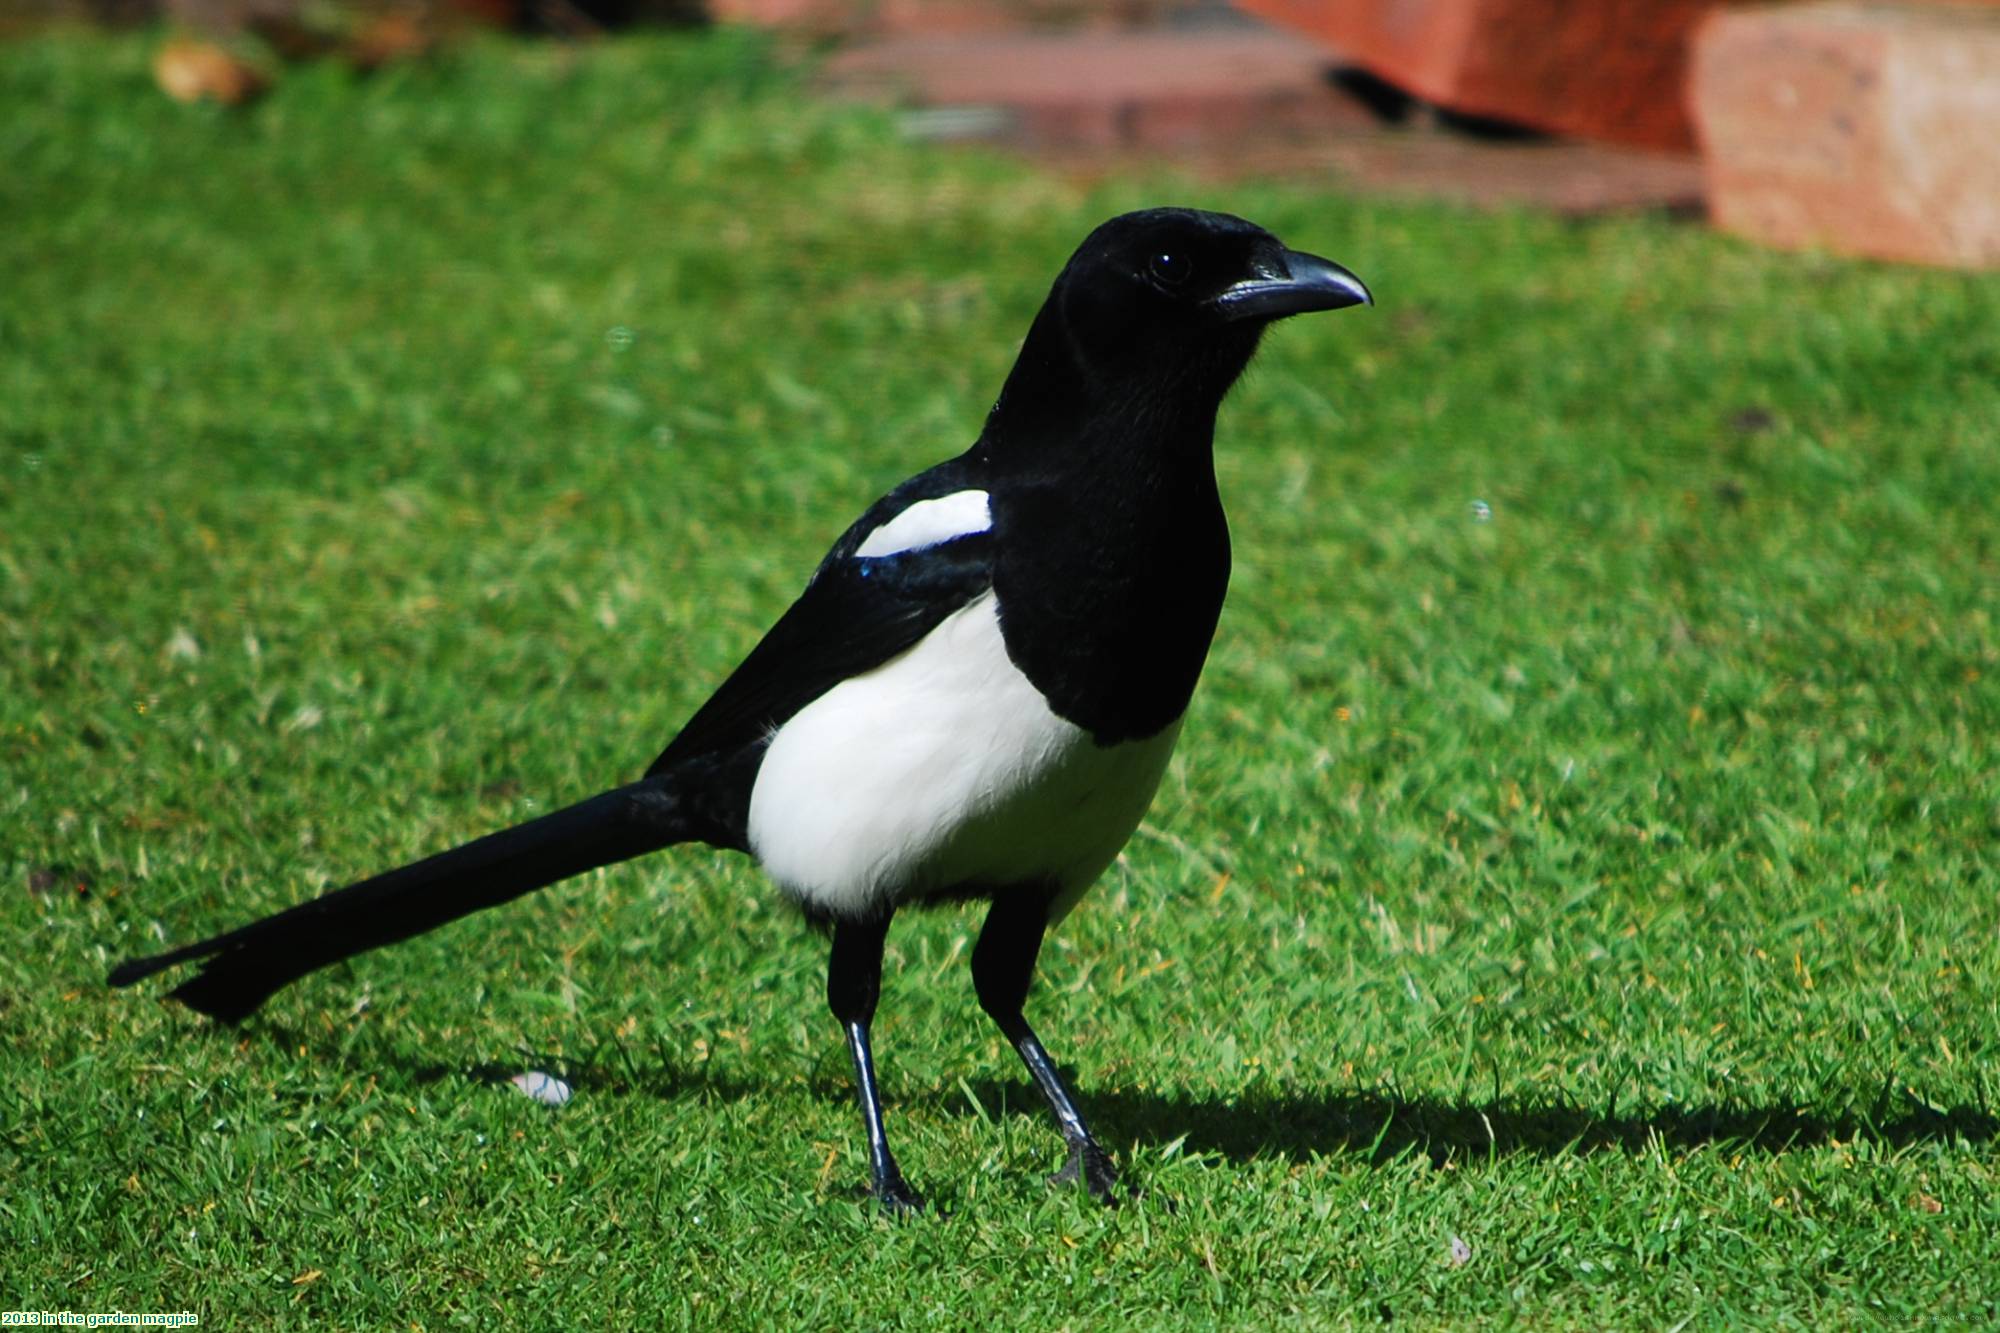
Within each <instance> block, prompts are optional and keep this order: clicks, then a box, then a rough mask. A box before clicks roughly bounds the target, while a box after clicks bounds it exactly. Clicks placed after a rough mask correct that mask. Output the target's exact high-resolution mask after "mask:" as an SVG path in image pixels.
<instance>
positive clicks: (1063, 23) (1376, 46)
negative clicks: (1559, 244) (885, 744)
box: [0, 0, 2000, 265]
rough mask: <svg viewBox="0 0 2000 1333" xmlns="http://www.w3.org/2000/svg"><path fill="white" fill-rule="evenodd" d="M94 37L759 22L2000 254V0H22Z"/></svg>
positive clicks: (7, 4)
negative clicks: (155, 29) (159, 31)
mask: <svg viewBox="0 0 2000 1333" xmlns="http://www.w3.org/2000/svg"><path fill="white" fill-rule="evenodd" d="M77 21H83V22H89V23H99V24H109V25H133V24H147V23H157V22H161V21H164V22H165V23H166V24H167V25H169V30H170V31H172V32H174V33H176V34H177V36H175V37H174V38H173V39H172V40H170V41H168V42H166V44H165V45H164V46H163V47H162V49H161V50H160V52H159V54H158V57H157V59H156V60H155V65H154V73H155V75H156V77H157V79H158V82H159V84H160V87H161V88H162V89H163V90H164V91H165V92H166V93H167V94H169V95H171V96H173V97H176V98H179V99H182V100H201V99H213V100H216V101H220V102H224V103H241V102H245V101H248V100H251V99H253V98H255V97H257V96H259V95H261V94H262V93H263V92H265V91H266V90H268V88H269V87H270V86H271V84H272V82H273V81H274V80H275V79H276V78H277V77H280V76H281V74H282V71H283V68H284V67H285V66H286V65H287V64H291V63H296V62H300V61H308V60H315V59H323V58H336V59H341V60H345V61H346V62H348V63H350V64H353V65H355V66H357V67H360V68H364V69H372V68H376V67H379V66H380V65H382V64H384V63H387V62H390V61H395V60H402V59H412V58H418V57H421V56H423V55H424V54H426V53H428V52H431V51H433V50H435V49H436V48H437V47H438V46H439V45H440V44H444V43H449V42H452V41H454V40H457V39H459V38H461V37H463V36H464V35H465V34H466V33H468V32H471V31H474V30H478V29H505V30H511V31H514V32H528V33H542V34H547V35H550V36H553V37H556V38H558V39H568V40H577V39H587V38H591V37H596V36H600V35H603V34H606V33H609V32H613V31H617V30H622V29H630V28H633V27H643V26H661V25H672V26H694V25H704V24H710V23H729V24H743V25H750V26H754V27H759V28H763V29H767V30H769V31H771V32H773V33H776V34H778V35H779V37H780V39H781V40H787V41H790V42H792V43H794V44H796V45H798V46H801V47H806V48H810V49H812V50H813V51H814V52H816V53H817V54H818V55H819V56H821V57H823V58H824V62H823V63H822V64H820V65H818V66H817V69H818V72H819V83H820V86H821V88H822V89H823V90H824V91H826V92H829V93H833V94H836V95H839V96H844V97H850V98H864V99H870V100H874V101H878V102H885V103H888V104H890V105H894V106H897V107H900V108H902V109H903V110H904V111H905V113H906V117H905V122H904V125H905V129H906V131H907V132H908V133H909V134H910V135H911V136H913V137H917V138H924V139H941V140H953V139H963V140H977V141H986V142H998V143H1001V144H1008V145H1014V146H1018V147H1021V148H1024V149H1028V150H1031V151H1033V152H1035V153H1037V154H1040V155H1043V156H1045V157H1051V158H1058V159H1065V160H1066V161H1067V163H1068V165H1070V166H1071V167H1073V168H1075V169H1077V170H1081V171H1084V172H1089V171H1092V170H1102V169H1105V168H1106V167H1107V165H1108V163H1109V162H1110V161H1111V160H1115V159H1124V158H1131V157H1134V156H1140V157H1143V156H1148V155H1150V156H1156V157H1166V158H1170V159H1172V160H1173V161H1175V162H1176V163H1178V164H1181V165H1183V166H1188V167H1191V168H1192V169H1194V170H1196V171H1199V172H1200V173H1202V174H1203V175H1206V176H1208V177H1211V178H1214V177H1218V176H1221V177H1228V176H1232V175H1244V174H1258V175H1266V174H1271V173H1281V174H1290V175H1305V176H1326V175H1329V174H1331V175H1333V176H1335V177H1337V178H1339V179H1341V180H1343V181H1345V182H1347V183H1349V184H1351V185H1354V186H1356V187H1359V188H1361V189H1365V190H1373V191H1379V192H1402V193H1415V194H1420V195H1435V196H1442V197H1447V198H1453V199H1460V200H1467V201H1471V202H1473V203H1496V202H1497V203H1516V202H1519V203H1527V204H1530V205H1538V206H1546V207H1549V208H1553V209H1556V210H1558V211H1561V212H1564V213H1572V214H1575V213H1590V212H1602V211H1612V210H1627V209H1635V208H1640V209H1666V210H1671V211H1673V212H1676V213H1680V214H1684V215H1687V216H1706V217H1709V218H1712V219H1713V220H1714V221H1715V222H1716V223H1717V224H1718V225H1720V226H1722V227H1724V228H1726V229H1728V230H1730V231H1732V232H1735V233H1738V234H1740V235H1743V236H1746V237H1750V238H1752V239H1755V240H1757V241H1760V242H1765V243H1769V244H1772V245H1778V246H1784V247H1793V248H1797V247H1824V248H1826V249H1829V250H1831V251H1835V252H1840V253H1848V254H1855V255H1863V256H1872V257H1878V258H1886V259H1894V260H1906V261H1915V262H1921V263H1930V264H1952V265H1991V264H1993V263H1996V262H2000V134H1995V133H1994V132H1993V126H1994V125H1996V124H2000V0H1920V2H1919V3H1898V4H1868V3H1851V2H1849V0H1818V2H1813V0H1805V2H1802V3H1783V4H1775V5H1774V4H1748V5H1746V4H1736V3H1717V2H1716V0H1593V2H1591V3H1567V2H1565V0H0V34H6V33H10V32H11V33H15V34H19V33H24V32H28V31H33V30H35V29H37V28H43V27H47V26H49V25H51V24H61V23H74V22H77Z"/></svg>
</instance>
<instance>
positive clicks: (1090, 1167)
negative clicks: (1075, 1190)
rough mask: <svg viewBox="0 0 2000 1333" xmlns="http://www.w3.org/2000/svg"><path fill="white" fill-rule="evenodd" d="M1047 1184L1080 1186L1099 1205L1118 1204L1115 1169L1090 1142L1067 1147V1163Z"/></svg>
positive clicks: (1106, 1157) (1106, 1156) (1105, 1156)
mask: <svg viewBox="0 0 2000 1333" xmlns="http://www.w3.org/2000/svg"><path fill="white" fill-rule="evenodd" d="M1049 1183H1050V1184H1051V1185H1082V1186H1083V1187H1084V1188H1085V1189H1087V1190H1089V1191H1090V1197H1091V1198H1093V1199H1095V1200H1097V1201H1098V1202H1099V1203H1104V1204H1111V1205H1113V1206H1116V1204H1117V1203H1118V1168H1117V1167H1115V1166H1113V1165H1111V1155H1110V1154H1109V1153H1107V1152H1105V1151H1104V1149H1102V1148H1100V1147H1098V1146H1097V1144H1096V1143H1095V1142H1094V1141H1092V1140H1090V1139H1085V1140H1083V1141H1082V1142H1081V1143H1072V1144H1071V1145H1070V1148H1069V1160H1068V1161H1067V1162H1064V1163H1063V1168H1062V1170H1060V1171H1058V1172H1056V1173H1055V1174H1054V1175H1052V1176H1050V1177H1049Z"/></svg>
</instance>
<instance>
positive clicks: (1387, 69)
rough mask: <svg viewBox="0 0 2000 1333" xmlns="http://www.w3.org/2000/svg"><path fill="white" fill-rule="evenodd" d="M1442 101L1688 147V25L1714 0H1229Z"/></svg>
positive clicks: (1457, 108) (1579, 132) (1575, 130)
mask: <svg viewBox="0 0 2000 1333" xmlns="http://www.w3.org/2000/svg"><path fill="white" fill-rule="evenodd" d="M1236 3H1237V4H1238V5H1239V6H1240V7H1241V8H1243V9H1244V10H1247V11H1248V12H1250V13H1252V14H1256V15H1258V16H1259V17H1261V18H1265V19H1268V20H1270V21H1271V22H1273V23H1277V24H1281V25H1283V26H1285V27H1288V28H1292V29H1295V30H1297V31H1299V32H1303V33H1306V34H1308V35H1310V36H1312V37H1314V38H1315V39H1317V40H1320V41H1323V42H1325V43H1326V44H1327V45H1328V46H1329V47H1330V48H1332V49H1333V50H1335V51H1338V52H1339V53H1340V54H1341V55H1342V56H1344V57H1346V58H1347V59H1348V60H1350V61H1352V62H1354V63H1355V64H1358V65H1360V66H1362V67H1363V68H1365V69H1367V70H1369V71H1370V72H1371V73H1373V74H1375V75H1377V76H1379V77H1380V78H1382V79H1384V80H1386V81H1387V82H1389V83H1390V84H1393V85H1394V86H1396V87H1398V88H1401V89H1404V90H1406V91H1409V92H1412V93H1415V94H1416V95H1417V96H1419V97H1421V98H1423V99H1424V100H1425V101H1428V102H1431V103H1433V104H1435V105H1436V106H1439V107H1442V108H1444V109H1446V110H1448V111H1452V112H1458V113H1463V114H1466V115H1471V116H1476V117H1486V118H1493V119H1497V120H1503V121H1513V122H1516V123H1519V124H1522V125H1528V126H1532V127H1534V128H1536V129H1542V130H1550V131H1554V132H1556V133H1559V134H1571V135H1576V136H1579V137H1581V138H1587V139H1600V140H1604V141H1607V142H1610V143H1622V144H1629V145H1631V146H1633V147H1636V148H1655V149H1688V148H1692V147H1693V146H1694V129H1693V124H1692V122H1691V120H1690V118H1689V115H1688V109H1687V98H1686V94H1685V83H1686V72H1687V59H1688V49H1689V42H1690V39H1691V35H1692V33H1693V30H1694V27H1695V24H1696V23H1697V22H1698V21H1699V20H1700V19H1701V17H1702V15H1703V14H1704V13H1706V12H1707V11H1708V10H1709V9H1711V8H1713V7H1714V5H1713V0H1236Z"/></svg>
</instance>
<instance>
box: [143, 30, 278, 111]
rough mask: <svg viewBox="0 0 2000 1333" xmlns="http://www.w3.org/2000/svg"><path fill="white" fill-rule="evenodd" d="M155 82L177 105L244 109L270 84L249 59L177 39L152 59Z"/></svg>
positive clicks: (213, 45)
mask: <svg viewBox="0 0 2000 1333" xmlns="http://www.w3.org/2000/svg"><path fill="white" fill-rule="evenodd" d="M153 80H154V82H156V83H158V84H159V85H160V91H162V92H164V93H165V94H166V95H167V96H169V97H171V98H173V99H174V100H175V101H176V102H220V103H222V105H224V106H241V105H242V104H243V103H245V102H248V101H251V100H253V99H255V98H257V97H259V96H261V95H262V94H263V93H264V91H265V90H266V89H267V88H269V87H270V86H271V81H270V80H269V79H268V78H266V77H265V75H264V73H263V71H261V70H259V69H258V68H257V67H256V66H255V65H252V64H251V63H250V62H248V61H247V60H244V59H243V58H242V57H240V56H238V55H236V54H235V53H233V52H231V51H228V50H225V49H224V48H222V47H220V46H217V45H216V44H215V43H213V42H202V41H196V40H194V39H193V38H190V37H178V38H175V39H174V40H173V41H171V42H168V43H167V44H166V45H165V46H163V47H161V48H160V50H159V52H158V54H156V55H155V56H154V57H153Z"/></svg>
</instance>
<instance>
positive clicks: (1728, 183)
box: [1693, 3, 2000, 266]
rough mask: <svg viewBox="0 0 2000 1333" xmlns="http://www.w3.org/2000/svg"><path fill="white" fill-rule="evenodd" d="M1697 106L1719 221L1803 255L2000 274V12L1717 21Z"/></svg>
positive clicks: (1765, 15)
mask: <svg viewBox="0 0 2000 1333" xmlns="http://www.w3.org/2000/svg"><path fill="white" fill-rule="evenodd" d="M1693 102H1694V106H1695V112H1696V116H1697V119H1698V121H1699V123H1700V126H1701V139H1702V152H1703V157H1704V160H1705V165H1706V169H1707V177H1708V198H1709V208H1710V211H1711V214H1712V216H1713V217H1714V219H1715V221H1716V222H1717V224H1718V225H1720V226H1722V227H1724V228H1727V229H1728V230H1730V231H1733V232H1736V233H1738V234H1740V235H1743V236H1748V237H1751V238H1753V239H1755V240H1759V241H1763V242H1765V243H1767V244H1770V245H1778V246H1785V247H1788V248H1795V247H1804V246H1826V247H1829V248H1831V249H1834V250H1839V251H1843V252H1846V253H1849V254H1858V255H1871V256H1875V257H1877V258H1882V259H1904V260H1916V261H1918V262H1921V263H1928V264H1955V265H1966V266H1992V265H2000V7H1996V6H1994V5H1992V4H1985V5H1976V6H1975V5H1969V4H1953V5H1943V4H1928V5H1924V4H1896V5H1871V4H1841V3H1832V4H1805V5H1788V6H1781V7H1773V8H1769V9H1747V10H1735V11H1731V12H1728V13H1723V14H1717V15H1715V16H1714V17H1713V18H1711V19H1710V20H1709V21H1708V22H1707V23H1705V24H1704V25H1703V26H1702V29H1701V32H1700V36H1699V40H1698V42H1697V44H1696V49H1695V59H1694V69H1693Z"/></svg>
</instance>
